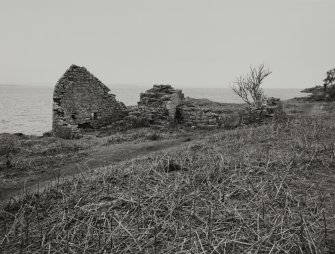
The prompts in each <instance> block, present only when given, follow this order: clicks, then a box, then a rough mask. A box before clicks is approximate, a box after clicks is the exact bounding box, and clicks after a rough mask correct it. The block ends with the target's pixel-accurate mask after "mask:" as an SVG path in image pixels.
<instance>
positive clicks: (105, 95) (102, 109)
mask: <svg viewBox="0 0 335 254" xmlns="http://www.w3.org/2000/svg"><path fill="white" fill-rule="evenodd" d="M126 114H127V112H126V107H125V105H124V104H123V103H121V102H118V101H117V100H116V99H115V95H113V94H111V93H110V90H109V88H108V87H107V86H105V85H104V84H103V83H102V82H101V81H100V80H99V79H97V78H96V77H94V76H93V75H92V74H91V73H90V72H89V71H87V70H86V68H84V67H79V66H76V65H72V66H71V67H70V68H69V69H68V70H67V71H66V72H65V74H64V75H63V77H61V78H60V79H59V81H58V82H57V84H56V86H55V89H54V94H53V122H52V131H53V133H54V135H55V136H57V137H62V138H73V137H74V136H75V135H76V133H78V132H80V131H81V130H88V129H99V128H101V127H103V126H107V125H109V124H111V123H113V122H116V121H118V120H120V119H122V118H123V117H124V116H125V115H126Z"/></svg>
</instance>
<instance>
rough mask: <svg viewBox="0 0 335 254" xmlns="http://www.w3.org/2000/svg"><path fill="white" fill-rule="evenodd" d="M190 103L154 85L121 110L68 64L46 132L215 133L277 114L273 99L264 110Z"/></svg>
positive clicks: (94, 82)
mask: <svg viewBox="0 0 335 254" xmlns="http://www.w3.org/2000/svg"><path fill="white" fill-rule="evenodd" d="M195 102H196V100H193V101H192V99H190V98H189V99H184V94H183V93H182V91H181V90H177V89H174V88H173V87H172V86H171V85H164V84H161V85H154V86H153V88H151V89H149V90H147V91H145V92H144V93H141V94H140V101H139V102H138V105H136V106H129V107H126V106H125V105H124V104H123V103H122V102H119V101H117V100H116V99H115V95H114V94H111V93H110V90H109V88H108V87H107V86H105V85H104V84H103V83H102V82H101V81H100V80H99V79H97V78H96V77H94V76H93V75H92V74H91V73H90V72H88V71H87V70H86V69H85V68H84V67H79V66H76V65H72V66H71V67H70V68H69V69H68V70H67V71H66V72H65V74H64V75H63V77H61V78H60V79H59V81H58V82H57V84H56V87H55V90H54V95H53V123H52V133H53V135H54V136H56V137H61V138H74V137H76V136H79V133H81V132H84V131H88V130H101V131H102V130H112V131H119V130H126V129H132V128H137V127H144V126H153V125H155V126H161V127H171V126H175V125H176V124H179V125H182V126H185V127H192V128H193V127H194V128H205V129H216V128H224V129H230V128H236V127H237V126H239V125H244V124H249V123H254V122H259V121H261V120H262V119H263V118H264V117H273V116H275V115H278V114H279V113H280V112H281V111H282V110H281V109H282V107H280V105H281V103H280V100H279V99H274V98H272V99H271V100H269V101H268V103H267V106H266V107H265V108H261V109H256V110H250V109H229V108H227V107H225V106H222V107H221V106H220V107H216V108H206V107H204V106H199V105H196V103H195Z"/></svg>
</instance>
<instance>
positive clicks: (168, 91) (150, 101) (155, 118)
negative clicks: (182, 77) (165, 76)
mask: <svg viewBox="0 0 335 254" xmlns="http://www.w3.org/2000/svg"><path fill="white" fill-rule="evenodd" d="M183 100H184V94H183V93H182V91H181V90H177V89H174V88H173V87H172V86H171V85H154V86H153V88H151V89H149V90H147V91H146V92H145V93H141V95H140V101H139V102H138V109H137V112H135V113H133V114H138V112H140V113H141V114H146V115H148V117H149V122H150V123H151V124H175V123H176V112H177V107H178V106H179V104H180V103H181V102H182V101H183ZM131 114H132V113H130V115H131Z"/></svg>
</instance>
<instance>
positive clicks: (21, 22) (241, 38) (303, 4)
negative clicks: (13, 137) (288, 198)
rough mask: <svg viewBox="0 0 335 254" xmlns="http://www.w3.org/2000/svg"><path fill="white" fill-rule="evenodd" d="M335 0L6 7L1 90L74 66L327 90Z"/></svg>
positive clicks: (33, 2) (143, 76)
mask: <svg viewBox="0 0 335 254" xmlns="http://www.w3.org/2000/svg"><path fill="white" fill-rule="evenodd" d="M334 10H335V0H276V1H274V0H252V1H251V0H245V1H242V0H234V1H233V0H231V1H228V0H217V1H215V0H164V1H163V0H118V1H116V0H106V1H104V0H96V1H93V0H90V1H88V0H57V1H56V0H54V1H51V0H22V1H18V0H0V34H1V37H0V83H8V82H9V83H47V84H54V83H56V81H57V80H58V78H59V77H60V76H61V75H62V74H63V73H64V71H65V70H66V69H67V68H68V67H69V66H70V65H71V64H72V63H74V64H77V65H80V66H85V67H86V68H87V69H88V70H90V71H91V72H92V73H93V74H95V75H96V76H97V77H98V78H99V79H101V80H102V81H103V82H105V83H106V84H110V83H128V84H129V83H137V84H138V83H139V84H143V83H145V84H153V83H170V84H173V85H174V86H176V87H183V86H190V87H193V86H196V87H221V86H229V84H230V82H231V81H233V80H234V79H235V78H236V76H238V75H240V74H243V73H246V72H247V71H248V68H249V66H250V65H257V64H259V63H265V64H266V65H267V66H268V67H270V69H271V70H272V71H273V74H272V75H271V76H270V77H269V78H268V80H267V82H266V84H265V85H266V86H267V87H292V88H296V87H299V88H300V87H308V86H312V85H316V84H320V81H321V80H322V79H323V78H324V77H325V73H326V71H328V70H329V69H331V68H334V67H335V29H334V28H335V15H334Z"/></svg>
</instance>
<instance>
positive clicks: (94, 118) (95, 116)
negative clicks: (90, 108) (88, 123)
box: [92, 112, 98, 120]
mask: <svg viewBox="0 0 335 254" xmlns="http://www.w3.org/2000/svg"><path fill="white" fill-rule="evenodd" d="M97 119H98V113H97V112H93V113H92V120H97Z"/></svg>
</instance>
